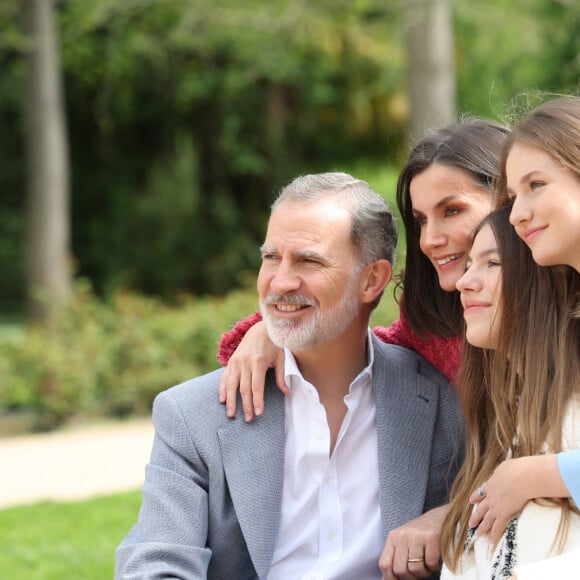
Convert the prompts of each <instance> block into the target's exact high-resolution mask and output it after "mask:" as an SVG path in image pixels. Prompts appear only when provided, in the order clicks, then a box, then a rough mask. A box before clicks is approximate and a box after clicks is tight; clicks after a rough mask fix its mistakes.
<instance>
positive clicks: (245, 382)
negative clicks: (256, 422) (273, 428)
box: [240, 367, 254, 423]
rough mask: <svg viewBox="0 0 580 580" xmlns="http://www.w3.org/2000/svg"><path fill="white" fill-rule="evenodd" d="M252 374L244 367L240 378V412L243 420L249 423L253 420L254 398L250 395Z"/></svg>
mask: <svg viewBox="0 0 580 580" xmlns="http://www.w3.org/2000/svg"><path fill="white" fill-rule="evenodd" d="M252 376H253V373H252V372H251V371H250V370H247V369H246V368H245V367H244V368H243V369H242V374H241V377H240V395H241V397H242V410H243V412H244V419H245V420H246V421H247V422H248V423H249V422H250V421H252V419H253V418H254V398H253V393H252Z"/></svg>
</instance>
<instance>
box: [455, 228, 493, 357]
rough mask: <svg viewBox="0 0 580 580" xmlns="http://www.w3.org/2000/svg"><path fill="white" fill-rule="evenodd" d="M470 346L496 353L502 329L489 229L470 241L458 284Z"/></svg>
mask: <svg viewBox="0 0 580 580" xmlns="http://www.w3.org/2000/svg"><path fill="white" fill-rule="evenodd" d="M457 289H458V290H459V292H461V304H462V305H463V317H464V318H465V334H466V338H467V341H468V342H469V344H471V345H473V346H477V347H479V348H489V349H496V348H497V344H498V339H499V331H500V325H501V304H500V294H501V262H500V256H499V252H498V249H497V243H496V240H495V236H494V235H493V231H492V229H491V227H490V226H489V225H485V226H483V227H482V228H481V230H480V231H479V232H478V234H477V235H476V236H475V239H474V240H473V246H472V247H471V250H470V252H469V256H468V258H467V269H466V270H465V273H464V274H463V276H461V278H459V280H458V281H457Z"/></svg>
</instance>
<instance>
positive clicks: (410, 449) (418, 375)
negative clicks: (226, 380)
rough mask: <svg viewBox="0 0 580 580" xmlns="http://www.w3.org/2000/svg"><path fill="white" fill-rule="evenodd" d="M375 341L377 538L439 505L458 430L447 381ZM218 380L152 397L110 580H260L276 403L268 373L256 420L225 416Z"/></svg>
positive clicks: (454, 459) (268, 546)
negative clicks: (141, 469) (142, 457)
mask: <svg viewBox="0 0 580 580" xmlns="http://www.w3.org/2000/svg"><path fill="white" fill-rule="evenodd" d="M373 341H374V350H375V361H374V365H373V383H374V390H375V394H376V405H377V407H376V419H377V435H378V464H379V489H380V492H379V495H380V510H381V516H382V523H383V530H384V535H385V541H386V537H387V534H388V533H389V532H390V531H391V530H392V529H394V528H397V527H398V526H401V525H402V524H404V523H406V522H408V521H409V520H411V519H413V518H415V517H417V516H419V515H420V514H421V513H423V512H424V511H426V510H429V509H431V508H434V507H436V506H439V505H441V504H443V503H445V501H446V500H447V495H448V491H449V486H450V484H451V482H452V481H453V478H454V477H455V474H456V472H457V469H458V467H459V465H460V464H461V461H462V459H463V443H464V433H463V422H462V419H461V416H460V411H459V406H458V402H457V397H456V393H455V390H454V388H453V387H452V386H451V385H450V384H449V382H448V381H447V380H446V379H445V378H444V377H443V376H442V375H441V374H440V373H439V372H437V371H436V370H435V369H434V368H433V367H432V366H430V365H429V364H428V363H427V362H426V361H425V360H424V359H423V358H422V357H421V356H419V355H418V354H416V353H415V352H413V351H410V350H406V349H403V348H401V347H397V346H393V345H385V344H383V343H382V342H380V341H378V340H376V339H375V338H374V337H373ZM221 373H222V370H218V371H214V372H212V373H209V374H207V375H204V376H202V377H199V378H195V379H192V380H190V381H187V382H185V383H183V384H181V385H178V386H176V387H173V388H172V389H169V390H168V391H165V392H163V393H161V394H159V395H158V396H157V398H156V400H155V403H154V405H153V421H154V423H155V440H154V443H153V450H152V453H151V461H150V463H149V465H148V466H147V468H146V477H145V483H144V485H143V490H142V494H143V502H142V506H141V511H140V513H139V519H138V521H137V524H136V525H135V526H134V528H133V529H132V530H131V531H130V533H129V534H128V536H127V537H126V538H125V539H124V540H123V542H122V543H121V545H120V546H119V547H118V548H117V551H116V560H117V561H116V570H115V578H117V579H121V578H123V579H137V578H138V579H139V580H145V579H147V580H153V579H161V578H164V579H166V578H181V579H193V578H196V579H197V578H210V579H215V580H230V579H233V580H243V579H246V578H247V579H250V578H252V579H256V578H258V579H260V580H262V579H264V578H266V576H267V574H268V570H269V567H270V563H271V560H272V555H273V552H274V546H275V542H276V536H277V533H278V523H279V519H280V509H281V498H282V483H283V470H284V396H283V395H282V394H281V393H280V391H279V390H278V389H277V387H276V385H275V381H274V376H273V373H269V375H268V377H267V387H266V392H265V412H264V414H263V415H262V416H261V417H258V418H256V419H254V421H253V422H252V423H246V421H244V419H243V416H242V414H241V411H240V407H241V405H238V413H237V415H236V417H235V419H228V418H227V417H226V413H225V409H224V407H223V405H220V404H219V402H218V395H217V390H218V384H219V380H220V377H221ZM369 460H370V458H369ZM377 562H378V555H377Z"/></svg>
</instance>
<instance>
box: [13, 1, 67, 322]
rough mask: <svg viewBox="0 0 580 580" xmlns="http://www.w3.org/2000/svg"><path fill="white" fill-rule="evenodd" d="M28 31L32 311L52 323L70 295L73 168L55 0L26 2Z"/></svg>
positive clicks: (29, 215) (27, 139)
mask: <svg viewBox="0 0 580 580" xmlns="http://www.w3.org/2000/svg"><path fill="white" fill-rule="evenodd" d="M24 6H25V17H26V24H27V32H28V50H27V57H28V58H27V77H26V100H25V114H26V119H27V121H28V130H27V132H26V145H27V148H26V150H27V177H28V199H27V215H28V221H27V227H26V234H27V236H26V239H27V242H26V246H27V248H26V249H27V269H26V274H27V286H28V300H29V314H30V316H31V317H32V318H33V319H34V320H37V321H42V322H47V321H49V320H50V319H51V318H53V317H54V316H55V314H57V313H58V311H59V310H61V309H62V308H63V307H64V306H66V304H67V302H68V301H69V299H70V295H71V289H72V278H71V271H70V255H69V175H68V171H69V167H68V147H67V140H66V122H65V114H64V100H63V95H62V87H61V69H60V59H59V42H58V33H57V29H56V26H55V21H54V1H53V0H25V2H24Z"/></svg>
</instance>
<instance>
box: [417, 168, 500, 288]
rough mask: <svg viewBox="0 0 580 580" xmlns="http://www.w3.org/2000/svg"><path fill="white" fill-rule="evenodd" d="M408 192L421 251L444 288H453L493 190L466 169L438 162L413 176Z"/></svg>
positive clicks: (490, 208) (490, 207)
mask: <svg viewBox="0 0 580 580" xmlns="http://www.w3.org/2000/svg"><path fill="white" fill-rule="evenodd" d="M409 192H410V195H411V204H412V206H413V215H414V216H415V219H416V220H417V223H418V224H419V226H420V231H421V233H420V238H419V246H420V248H421V251H422V252H423V253H424V254H425V255H426V256H427V258H429V260H431V263H432V264H433V267H434V268H435V270H436V271H437V275H438V276H439V285H440V286H441V288H442V289H443V290H446V291H447V292H452V291H454V290H455V289H456V284H457V280H458V279H459V277H460V276H461V274H462V273H463V271H464V270H465V258H466V255H465V254H466V251H467V248H468V247H469V242H470V239H471V232H472V231H473V230H474V228H475V226H477V224H478V223H479V222H480V221H481V220H482V219H483V218H484V217H485V216H486V215H487V214H488V213H489V212H490V211H491V210H492V203H493V200H492V194H491V192H490V191H488V190H486V189H484V188H482V187H481V185H479V184H478V183H477V182H476V181H475V180H474V179H473V178H472V177H471V176H470V175H469V173H467V172H466V171H462V170H461V169H457V168H455V167H451V166H448V165H442V164H438V163H433V164H432V165H430V166H429V167H427V169H425V170H424V171H422V172H421V173H419V174H417V175H416V176H415V177H413V179H412V180H411V183H410V186H409Z"/></svg>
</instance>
